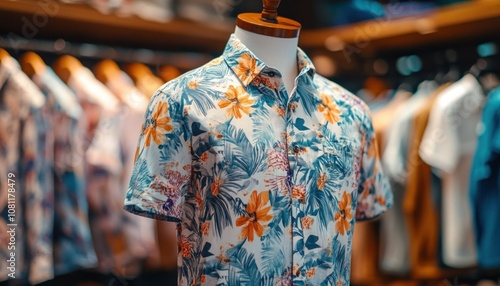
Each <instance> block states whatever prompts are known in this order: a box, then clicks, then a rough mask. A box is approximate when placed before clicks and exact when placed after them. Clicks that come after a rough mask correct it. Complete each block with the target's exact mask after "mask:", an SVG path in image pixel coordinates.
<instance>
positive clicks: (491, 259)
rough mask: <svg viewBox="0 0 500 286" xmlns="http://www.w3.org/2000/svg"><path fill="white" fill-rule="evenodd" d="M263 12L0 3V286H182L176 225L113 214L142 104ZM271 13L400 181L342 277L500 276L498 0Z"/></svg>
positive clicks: (104, 0)
mask: <svg viewBox="0 0 500 286" xmlns="http://www.w3.org/2000/svg"><path fill="white" fill-rule="evenodd" d="M261 9H262V3H261V1H249V0H245V1H244V0H183V1H181V0H61V1H59V0H17V1H16V0H14V1H11V0H1V1H0V95H1V98H2V102H1V104H2V105H1V111H0V112H3V113H2V114H0V117H2V116H3V117H2V118H3V119H2V121H1V122H2V126H0V129H1V130H0V149H1V155H0V159H1V160H2V162H1V169H2V170H6V172H5V173H7V171H9V170H16V172H17V171H18V182H21V183H19V186H18V194H19V197H18V198H16V200H17V201H16V203H17V204H18V206H19V207H18V214H19V217H18V218H19V220H20V223H19V229H20V230H19V231H20V232H21V234H20V235H19V236H18V237H19V239H18V247H19V249H20V250H19V251H18V252H17V253H16V255H17V257H18V260H17V263H18V264H17V268H16V271H17V274H18V275H17V277H16V278H17V279H7V278H9V277H8V273H9V272H8V269H7V268H8V266H9V265H8V263H7V264H5V263H6V259H7V258H8V251H7V247H8V237H7V236H5V233H6V230H7V223H6V220H5V219H4V220H2V219H1V218H0V230H1V231H2V233H1V234H0V239H1V240H0V247H1V248H0V249H1V250H2V255H6V256H5V257H6V259H3V258H4V256H2V260H1V261H0V263H1V264H0V265H1V269H0V281H3V282H0V285H148V286H153V285H176V283H175V281H176V278H175V277H176V269H175V265H176V257H175V252H176V251H177V244H176V240H175V232H176V229H175V226H172V225H170V224H167V223H161V222H154V221H152V220H147V219H142V218H136V217H133V216H130V215H127V214H125V213H124V212H123V211H122V210H121V203H122V201H123V196H124V192H125V190H126V185H127V184H128V178H129V176H130V170H131V166H132V165H133V159H134V153H135V142H136V141H137V136H138V132H139V131H140V124H141V123H142V120H143V119H142V116H143V113H144V110H145V106H146V104H147V101H148V99H149V98H150V97H151V95H152V94H153V93H154V91H155V90H156V89H157V88H159V87H160V86H161V85H162V84H163V83H165V82H168V81H169V80H171V79H173V78H175V77H177V76H179V75H180V74H182V73H184V72H186V71H189V70H191V69H194V68H196V67H199V66H201V65H203V64H204V63H206V62H208V61H209V60H211V59H213V58H214V57H217V56H219V55H220V54H221V53H222V51H223V49H224V46H225V44H226V42H227V40H228V38H229V36H230V34H231V33H232V32H233V31H234V28H235V17H236V16H237V15H238V14H239V13H243V12H260V11H261ZM278 14H279V15H280V16H282V17H287V18H291V19H294V20H296V21H298V22H300V23H301V24H302V30H301V33H300V37H299V45H300V47H301V48H302V49H303V50H304V51H305V52H306V53H307V54H308V55H309V56H310V57H311V59H312V61H313V63H314V65H315V67H316V69H317V73H319V74H321V75H323V76H325V77H327V78H329V79H331V80H333V81H335V82H337V83H339V84H340V85H342V86H344V87H345V88H346V89H348V90H349V91H351V92H352V93H353V94H355V95H357V96H359V97H360V98H362V99H363V100H364V101H365V102H367V103H368V105H369V106H370V108H371V111H372V116H373V122H374V128H375V130H376V132H377V136H378V140H379V142H378V143H379V147H380V148H379V149H380V155H381V158H382V160H383V165H384V169H387V173H388V175H389V176H390V178H391V183H392V184H393V189H394V192H395V198H396V201H395V206H394V208H393V209H391V211H390V212H389V213H388V214H387V215H385V216H384V217H382V218H381V219H380V220H378V221H375V222H369V223H362V224H358V225H357V226H356V230H355V235H354V243H353V260H352V281H351V283H352V285H443V286H444V285H483V286H488V285H499V284H498V283H499V278H500V246H498V245H500V243H499V242H500V240H499V238H498V237H500V236H498V235H500V182H499V180H498V178H499V177H500V171H498V170H500V167H498V168H497V166H500V156H498V154H500V147H498V146H499V145H498V144H497V145H495V143H491V144H490V143H489V142H500V139H499V138H500V128H499V127H498V126H499V125H500V115H499V114H500V103H499V102H500V91H499V90H498V85H499V84H498V83H499V80H498V74H499V70H500V66H499V55H498V49H499V45H500V1H498V0H313V1H281V4H280V6H279V9H278ZM37 97H39V98H41V99H40V100H38V101H37V99H36V98H37ZM12 98H14V99H12ZM20 98H22V99H20ZM42 99H43V100H42ZM16 100H17V101H19V102H17V101H16ZM13 102H14V103H13ZM436 102H439V104H438V103H436ZM20 106H28V107H26V108H27V110H29V111H27V113H26V114H25V115H19V114H21V113H19V114H18V113H16V112H17V110H18V109H19V110H20V109H22V108H21V107H20ZM486 107H488V108H486ZM15 111H16V112H15ZM110 122H111V123H110ZM31 125H33V126H34V127H33V128H28V127H26V126H31ZM436 134H438V135H436ZM30 136H31V137H30ZM436 136H437V137H436ZM436 138H437V139H436ZM495 140H497V141H495ZM33 142H35V143H33ZM130 142H133V143H132V144H130ZM495 146H497V147H495ZM28 151H29V152H28ZM12 154H15V156H14V155H12ZM485 168H486V170H487V171H485V172H482V173H475V172H474V170H483V169H485ZM23 182H27V183H23ZM1 183H2V185H7V182H6V181H1ZM6 192H7V191H6V189H5V192H4V189H2V196H1V197H0V198H2V199H0V213H1V214H2V216H3V217H4V218H6V217H7V213H8V212H7V198H6ZM491 202H495V203H491ZM4 230H5V231H4ZM368 237H370V239H366V238H368ZM4 264H5V265H4ZM6 269H7V270H6Z"/></svg>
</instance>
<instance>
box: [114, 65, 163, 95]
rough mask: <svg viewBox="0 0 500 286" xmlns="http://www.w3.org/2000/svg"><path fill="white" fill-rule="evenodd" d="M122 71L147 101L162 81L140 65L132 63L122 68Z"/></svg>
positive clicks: (144, 66)
mask: <svg viewBox="0 0 500 286" xmlns="http://www.w3.org/2000/svg"><path fill="white" fill-rule="evenodd" d="M124 71H125V72H126V73H127V74H128V75H129V76H130V78H132V81H134V84H135V86H136V87H137V88H138V89H139V90H140V91H141V92H142V93H143V94H144V95H145V96H146V97H147V98H148V99H149V98H150V97H151V96H152V95H153V94H154V93H155V92H156V90H157V89H158V88H159V87H160V86H161V85H162V84H163V83H164V81H163V80H162V79H160V78H158V77H157V76H155V75H154V74H153V72H151V70H150V69H149V68H148V67H147V66H146V65H145V64H141V63H132V64H129V65H127V66H126V67H125V68H124Z"/></svg>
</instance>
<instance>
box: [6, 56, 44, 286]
mask: <svg viewBox="0 0 500 286" xmlns="http://www.w3.org/2000/svg"><path fill="white" fill-rule="evenodd" d="M45 103H46V101H45V98H44V96H43V94H42V93H41V92H40V91H39V90H38V88H37V87H36V85H35V84H34V83H33V82H32V81H31V80H30V79H29V78H28V76H26V75H25V74H24V73H23V72H22V70H21V67H20V66H19V63H18V62H17V61H16V60H15V59H13V58H10V57H7V58H4V59H2V61H1V62H0V172H1V175H0V183H1V184H0V281H5V280H8V279H18V280H20V281H22V282H19V283H20V284H23V283H24V282H26V283H27V281H30V280H31V281H36V280H37V279H38V278H40V277H39V276H38V275H37V274H40V273H39V272H37V271H38V270H44V266H45V265H44V263H43V262H44V261H46V260H47V259H46V258H47V257H46V254H47V253H46V251H45V249H44V245H40V244H38V243H39V242H40V239H41V238H42V236H43V232H44V227H43V226H38V227H35V228H33V224H34V222H33V221H30V220H29V219H30V218H33V216H34V215H38V216H45V215H47V216H48V217H49V218H50V210H48V209H47V208H45V209H44V208H43V206H42V205H41V204H40V205H39V206H37V207H36V208H35V209H33V206H35V205H34V204H33V203H34V202H40V199H42V200H43V198H44V197H45V195H46V191H47V189H46V188H43V187H42V186H41V183H42V182H44V180H45V179H47V177H46V173H45V172H44V169H43V168H45V167H46V166H45V163H47V161H46V160H45V159H47V157H46V156H45V154H44V153H43V152H44V146H45V145H43V139H45V138H44V137H42V138H40V137H39V136H40V135H41V132H42V131H43V128H44V127H45V122H44V121H43V119H44V117H43V107H44V105H45ZM9 174H10V175H9ZM9 179H11V180H9ZM12 210H14V211H12ZM9 214H10V215H9ZM40 219H43V218H42V217H40ZM38 223H40V222H39V221H38ZM49 254H50V253H49ZM33 262H36V263H33ZM40 263H41V264H40ZM10 267H13V268H10Z"/></svg>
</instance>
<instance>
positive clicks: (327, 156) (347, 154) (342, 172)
mask: <svg viewBox="0 0 500 286" xmlns="http://www.w3.org/2000/svg"><path fill="white" fill-rule="evenodd" d="M355 150H356V146H355V144H354V142H353V141H352V140H349V139H339V140H338V141H336V142H325V143H324V144H323V154H322V156H321V157H320V158H319V160H320V165H321V167H322V168H324V169H323V170H324V172H326V173H327V174H328V175H329V177H330V178H331V179H333V180H343V179H345V178H346V177H348V176H349V175H351V173H352V171H353V169H354V168H353V167H354V163H355V160H356V151H355Z"/></svg>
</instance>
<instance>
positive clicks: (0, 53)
mask: <svg viewBox="0 0 500 286" xmlns="http://www.w3.org/2000/svg"><path fill="white" fill-rule="evenodd" d="M6 58H10V55H9V53H8V52H7V51H6V50H4V49H0V62H2V60H3V59H6Z"/></svg>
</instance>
